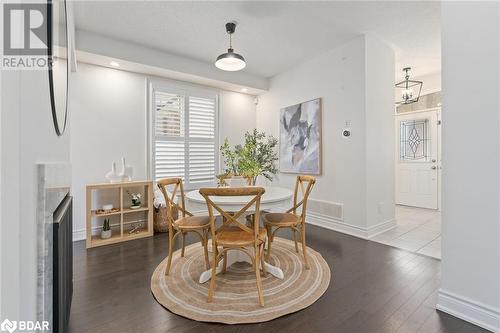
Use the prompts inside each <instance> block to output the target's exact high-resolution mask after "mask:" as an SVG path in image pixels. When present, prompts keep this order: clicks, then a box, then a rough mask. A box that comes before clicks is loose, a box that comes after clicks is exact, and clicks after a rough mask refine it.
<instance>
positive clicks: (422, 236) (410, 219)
mask: <svg viewBox="0 0 500 333" xmlns="http://www.w3.org/2000/svg"><path fill="white" fill-rule="evenodd" d="M396 224H397V226H396V228H393V229H391V230H388V231H386V232H383V233H381V234H379V235H377V236H375V237H373V238H370V240H371V241H374V242H378V243H383V244H387V245H390V246H394V247H397V248H400V249H403V250H407V251H411V252H415V253H419V254H423V255H426V256H429V257H433V258H436V259H441V212H439V211H436V210H432V209H424V208H415V207H408V206H400V205H396Z"/></svg>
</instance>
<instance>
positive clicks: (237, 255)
mask: <svg viewBox="0 0 500 333" xmlns="http://www.w3.org/2000/svg"><path fill="white" fill-rule="evenodd" d="M220 250H221V251H222V248H221V249H220ZM208 251H210V252H212V248H211V244H208ZM212 253H213V252H212ZM209 257H210V256H209ZM211 262H212V260H210V263H211ZM236 262H247V263H249V264H250V265H251V264H252V261H251V260H250V258H249V257H248V255H246V254H245V253H243V252H241V251H234V250H233V251H231V250H229V251H227V267H229V266H231V265H232V264H234V263H236ZM223 265H224V263H223V261H222V260H221V261H220V262H219V265H218V266H217V269H216V271H215V272H216V273H215V274H219V273H220V272H222V268H223ZM264 265H265V268H266V272H268V273H269V274H271V275H273V276H275V277H277V278H278V279H283V278H284V277H285V276H284V274H283V271H282V270H281V268H279V267H276V266H273V265H271V264H269V263H267V262H264ZM260 266H261V265H260V263H259V267H260ZM260 268H262V267H260ZM211 277H212V269H209V270H206V271H204V272H203V273H201V275H200V279H199V283H205V282H207V281H208V280H210V278H211Z"/></svg>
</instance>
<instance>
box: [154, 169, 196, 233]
mask: <svg viewBox="0 0 500 333" xmlns="http://www.w3.org/2000/svg"><path fill="white" fill-rule="evenodd" d="M156 184H157V186H158V188H159V189H160V191H161V193H162V194H163V197H164V198H165V203H166V205H167V209H168V214H167V215H168V216H169V221H168V222H169V229H170V227H171V224H172V223H173V222H174V221H173V216H174V209H177V211H179V212H181V213H182V217H186V215H187V216H193V214H191V213H190V212H188V211H187V210H186V208H185V207H186V205H185V201H184V187H183V186H182V179H181V178H165V179H160V180H158V181H157V182H156ZM178 192H179V194H180V196H179V200H178V203H177V202H176V200H175V198H176V196H177V193H178Z"/></svg>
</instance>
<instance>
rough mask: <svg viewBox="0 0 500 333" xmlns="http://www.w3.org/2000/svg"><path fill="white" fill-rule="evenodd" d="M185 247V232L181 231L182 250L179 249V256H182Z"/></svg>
mask: <svg viewBox="0 0 500 333" xmlns="http://www.w3.org/2000/svg"><path fill="white" fill-rule="evenodd" d="M185 247H186V233H185V232H184V231H183V232H182V251H181V257H182V258H184V248H185Z"/></svg>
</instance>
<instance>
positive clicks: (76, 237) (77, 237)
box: [73, 229, 87, 242]
mask: <svg viewBox="0 0 500 333" xmlns="http://www.w3.org/2000/svg"><path fill="white" fill-rule="evenodd" d="M86 238H87V235H86V230H85V229H79V230H73V242H76V241H81V240H84V239H86Z"/></svg>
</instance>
